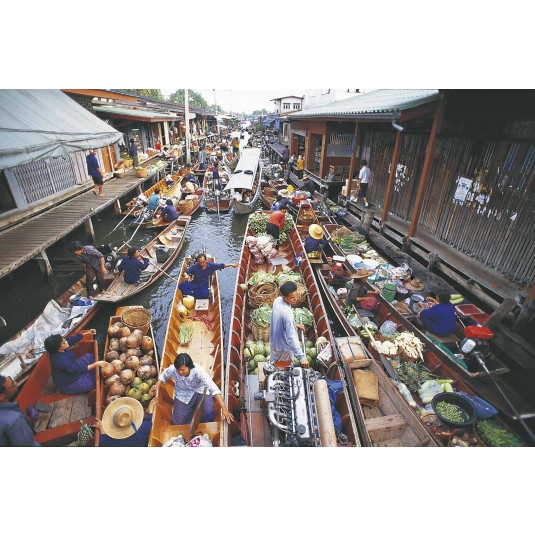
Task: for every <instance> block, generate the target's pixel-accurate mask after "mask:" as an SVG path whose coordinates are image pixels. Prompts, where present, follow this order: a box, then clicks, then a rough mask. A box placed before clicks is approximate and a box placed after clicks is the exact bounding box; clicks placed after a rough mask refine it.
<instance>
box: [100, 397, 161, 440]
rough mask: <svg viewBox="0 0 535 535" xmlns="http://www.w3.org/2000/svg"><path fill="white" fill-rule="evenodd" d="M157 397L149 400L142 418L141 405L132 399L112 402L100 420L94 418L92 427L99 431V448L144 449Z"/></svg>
mask: <svg viewBox="0 0 535 535" xmlns="http://www.w3.org/2000/svg"><path fill="white" fill-rule="evenodd" d="M156 403H158V397H157V396H155V397H153V398H152V399H151V400H150V403H149V406H148V407H147V413H146V414H145V416H143V412H144V410H143V405H141V403H140V402H139V401H138V400H137V399H134V398H129V397H120V398H119V399H116V400H115V401H112V402H111V403H110V404H109V405H108V406H107V407H106V410H105V411H104V414H103V415H102V420H99V419H98V418H95V423H94V424H93V427H95V428H96V429H100V433H101V434H100V439H99V442H98V445H99V446H100V447H101V448H112V447H130V448H146V447H147V446H148V445H149V437H150V432H151V430H152V413H153V412H154V407H155V406H156Z"/></svg>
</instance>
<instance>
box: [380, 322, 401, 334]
mask: <svg viewBox="0 0 535 535" xmlns="http://www.w3.org/2000/svg"><path fill="white" fill-rule="evenodd" d="M397 330H398V326H397V325H396V324H395V323H394V322H393V321H390V320H386V321H385V322H384V323H383V324H382V325H381V327H380V328H379V332H380V333H381V334H382V335H383V336H392V335H393V334H394V333H395V332H396V331H397Z"/></svg>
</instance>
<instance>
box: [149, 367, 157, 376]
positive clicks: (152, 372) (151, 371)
mask: <svg viewBox="0 0 535 535" xmlns="http://www.w3.org/2000/svg"><path fill="white" fill-rule="evenodd" d="M149 377H158V370H157V369H156V368H155V367H154V366H151V367H150V376H149Z"/></svg>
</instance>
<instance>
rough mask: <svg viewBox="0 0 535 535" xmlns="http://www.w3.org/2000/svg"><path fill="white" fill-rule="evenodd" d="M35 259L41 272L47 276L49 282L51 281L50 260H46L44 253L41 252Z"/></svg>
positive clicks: (52, 273)
mask: <svg viewBox="0 0 535 535" xmlns="http://www.w3.org/2000/svg"><path fill="white" fill-rule="evenodd" d="M35 258H36V260H37V263H38V264H39V268H40V269H41V272H42V273H43V274H44V275H46V276H47V278H48V280H49V281H51V280H52V278H53V277H54V272H53V271H52V266H51V264H50V260H48V256H47V254H46V251H45V250H43V251H41V252H40V253H39V254H38V255H37V256H36V257H35Z"/></svg>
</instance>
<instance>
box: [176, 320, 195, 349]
mask: <svg viewBox="0 0 535 535" xmlns="http://www.w3.org/2000/svg"><path fill="white" fill-rule="evenodd" d="M192 336H193V327H191V326H190V325H189V324H188V323H183V324H182V325H181V326H180V330H179V331H178V341H179V342H180V345H182V346H187V345H188V344H189V342H190V340H191V337H192Z"/></svg>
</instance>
